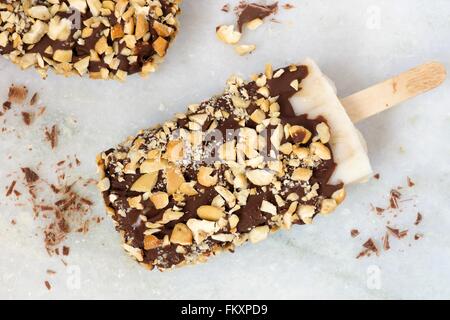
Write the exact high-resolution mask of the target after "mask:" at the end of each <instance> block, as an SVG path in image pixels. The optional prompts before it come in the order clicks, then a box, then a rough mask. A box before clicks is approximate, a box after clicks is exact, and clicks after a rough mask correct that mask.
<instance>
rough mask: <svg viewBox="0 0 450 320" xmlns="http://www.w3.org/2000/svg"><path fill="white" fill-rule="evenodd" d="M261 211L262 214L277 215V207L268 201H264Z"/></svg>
mask: <svg viewBox="0 0 450 320" xmlns="http://www.w3.org/2000/svg"><path fill="white" fill-rule="evenodd" d="M259 210H261V211H262V212H266V213H270V214H272V215H276V214H277V207H276V206H275V205H274V204H272V203H270V202H269V201H266V200H263V202H262V203H261V208H259Z"/></svg>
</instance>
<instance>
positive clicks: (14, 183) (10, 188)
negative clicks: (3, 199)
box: [6, 180, 17, 197]
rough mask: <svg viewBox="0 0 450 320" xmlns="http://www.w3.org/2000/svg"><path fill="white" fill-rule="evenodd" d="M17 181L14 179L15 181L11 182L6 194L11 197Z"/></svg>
mask: <svg viewBox="0 0 450 320" xmlns="http://www.w3.org/2000/svg"><path fill="white" fill-rule="evenodd" d="M16 183H17V181H16V180H14V181H13V182H11V184H10V185H9V188H8V190H7V191H6V196H7V197H9V196H10V195H11V194H12V193H13V191H14V187H15V186H16Z"/></svg>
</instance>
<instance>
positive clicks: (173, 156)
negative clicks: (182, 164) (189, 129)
mask: <svg viewBox="0 0 450 320" xmlns="http://www.w3.org/2000/svg"><path fill="white" fill-rule="evenodd" d="M183 149H184V145H183V141H181V140H172V141H169V143H168V144H167V149H166V152H165V154H164V156H163V157H164V158H165V159H167V160H169V161H170V162H177V161H179V160H182V159H183V157H184V150H183Z"/></svg>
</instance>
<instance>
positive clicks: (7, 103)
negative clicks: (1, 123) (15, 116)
mask: <svg viewBox="0 0 450 320" xmlns="http://www.w3.org/2000/svg"><path fill="white" fill-rule="evenodd" d="M10 109H11V102H10V101H5V102H3V111H5V112H6V111H8V110H10Z"/></svg>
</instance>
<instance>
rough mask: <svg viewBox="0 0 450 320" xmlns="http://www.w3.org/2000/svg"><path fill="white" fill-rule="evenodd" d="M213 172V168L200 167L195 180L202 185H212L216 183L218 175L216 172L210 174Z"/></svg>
mask: <svg viewBox="0 0 450 320" xmlns="http://www.w3.org/2000/svg"><path fill="white" fill-rule="evenodd" d="M213 172H214V169H213V168H210V167H200V169H199V170H198V173H197V181H198V183H200V184H201V185H202V186H204V187H212V186H215V185H216V184H217V181H218V176H217V173H216V174H215V175H214V176H211V174H212V173H213Z"/></svg>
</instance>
